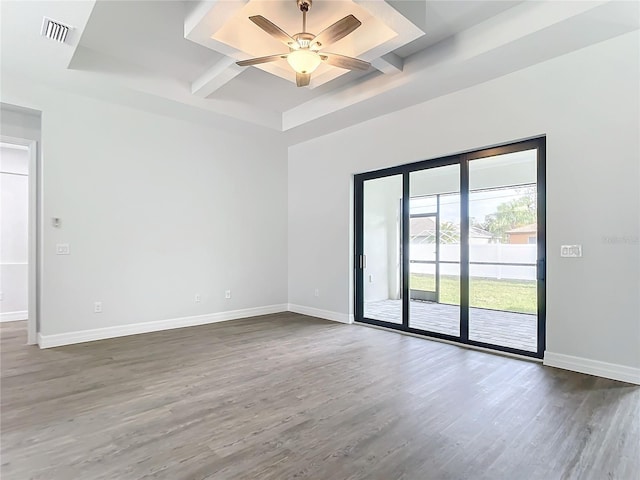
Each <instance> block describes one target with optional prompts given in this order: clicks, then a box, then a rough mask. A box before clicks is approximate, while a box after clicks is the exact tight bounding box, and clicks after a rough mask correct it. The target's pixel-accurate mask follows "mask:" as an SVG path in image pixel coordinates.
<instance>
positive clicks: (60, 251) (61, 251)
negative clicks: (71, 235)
mask: <svg viewBox="0 0 640 480" xmlns="http://www.w3.org/2000/svg"><path fill="white" fill-rule="evenodd" d="M56 255H69V244H68V243H58V244H56Z"/></svg>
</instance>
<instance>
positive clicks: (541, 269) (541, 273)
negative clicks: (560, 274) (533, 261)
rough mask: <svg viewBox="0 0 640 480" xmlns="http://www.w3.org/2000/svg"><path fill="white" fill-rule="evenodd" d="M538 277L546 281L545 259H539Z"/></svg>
mask: <svg viewBox="0 0 640 480" xmlns="http://www.w3.org/2000/svg"><path fill="white" fill-rule="evenodd" d="M537 273H538V279H540V280H541V281H543V282H544V277H545V275H544V260H538V272H537Z"/></svg>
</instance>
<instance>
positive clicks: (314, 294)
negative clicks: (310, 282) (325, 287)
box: [313, 288, 320, 297]
mask: <svg viewBox="0 0 640 480" xmlns="http://www.w3.org/2000/svg"><path fill="white" fill-rule="evenodd" d="M313 296H314V297H319V296H320V289H319V288H316V289H315V290H314V292H313Z"/></svg>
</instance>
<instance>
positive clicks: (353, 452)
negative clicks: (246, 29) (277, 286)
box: [0, 313, 640, 480]
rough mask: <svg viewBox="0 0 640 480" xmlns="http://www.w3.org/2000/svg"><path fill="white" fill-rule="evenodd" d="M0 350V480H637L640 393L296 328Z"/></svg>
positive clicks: (302, 321)
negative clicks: (49, 347) (43, 348)
mask: <svg viewBox="0 0 640 480" xmlns="http://www.w3.org/2000/svg"><path fill="white" fill-rule="evenodd" d="M0 336H1V343H0V346H1V349H2V351H1V356H0V360H1V362H2V363H1V366H0V372H1V376H0V381H1V384H0V388H1V392H0V407H1V409H2V411H1V426H0V434H1V437H0V453H1V466H0V477H1V478H2V480H18V479H19V480H26V479H42V480H45V479H46V480H58V479H60V480H75V479H82V480H90V479H110V480H111V479H118V480H127V479H171V480H181V479H185V480H186V479H189V480H192V479H243V480H245V479H264V480H270V479H274V480H275V479H278V480H282V479H314V480H324V479H327V480H343V479H344V480H346V479H349V480H352V479H353V480H355V479H380V480H393V479H416V480H423V479H480V480H485V479H486V480H489V479H492V480H493V479H505V480H507V479H508V480H512V479H527V480H529V479H531V480H535V479H545V480H550V479H580V480H582V479H587V480H589V479H594V480H601V479H621V480H635V479H637V478H639V475H638V474H639V472H640V412H639V408H640V388H638V387H635V386H632V385H628V384H625V383H621V382H616V381H612V380H605V379H601V378H597V377H592V376H588V375H582V374H577V373H572V372H567V371H564V370H559V369H553V368H548V367H543V366H541V365H540V364H538V363H533V362H527V361H523V360H517V359H512V358H507V357H502V356H498V355H492V354H487V353H484V352H478V351H473V350H467V349H464V348H461V347H457V346H453V345H448V344H444V343H438V342H433V341H429V340H423V339H419V338H414V337H410V336H404V335H401V334H398V333H394V332H387V331H382V330H377V329H372V328H367V327H364V326H356V325H343V324H338V323H333V322H327V321H322V320H318V319H314V318H311V317H305V316H302V315H297V314H293V313H283V314H276V315H267V316H264V317H256V318H251V319H245V320H238V321H232V322H225V323H218V324H213V325H205V326H199V327H191V328H184V329H179V330H170V331H165V332H157V333H150V334H145V335H136V336H131V337H124V338H118V339H112V340H103V341H99V342H92V343H85V344H80V345H71V346H67V347H59V348H55V349H49V350H39V349H38V348H37V347H33V346H26V345H24V343H25V341H26V324H25V323H24V322H11V323H3V324H1V325H0Z"/></svg>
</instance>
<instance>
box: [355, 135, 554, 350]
mask: <svg viewBox="0 0 640 480" xmlns="http://www.w3.org/2000/svg"><path fill="white" fill-rule="evenodd" d="M533 149H536V150H537V179H536V180H537V221H538V233H537V240H538V243H537V257H538V260H537V287H538V288H537V300H538V328H537V334H538V345H537V351H536V352H530V351H526V350H520V349H516V348H511V347H505V346H502V345H494V344H488V343H484V342H478V341H475V340H471V339H469V221H468V220H469V161H470V160H475V159H479V158H485V157H490V156H495V155H504V154H507V153H514V152H519V151H523V150H533ZM447 165H460V193H459V194H460V217H461V219H462V221H461V225H460V336H453V335H447V334H443V333H438V332H427V331H424V330H419V329H415V328H411V327H410V326H409V301H410V299H409V293H410V292H409V256H408V255H405V254H404V253H403V255H402V324H395V323H391V322H384V321H381V320H375V319H370V318H365V317H364V301H363V300H364V296H363V294H364V269H363V257H362V256H363V255H364V228H363V214H364V209H363V207H364V205H363V200H364V196H363V187H364V182H365V181H367V180H373V179H377V178H382V177H388V176H393V175H402V252H408V251H409V222H408V221H407V219H408V218H410V211H409V207H410V205H409V200H410V191H409V174H410V173H411V172H415V171H418V170H427V169H431V168H438V167H443V166H447ZM545 180H546V137H544V136H542V137H536V138H531V139H528V140H523V141H519V142H512V143H507V144H503V145H499V146H493V147H488V148H482V149H479V150H473V151H469V152H465V153H461V154H457V155H450V156H446V157H441V158H436V159H431V160H422V161H420V162H415V163H410V164H405V165H399V166H395V167H390V168H385V169H382V170H376V171H372V172H366V173H361V174H357V175H354V207H355V208H354V222H355V225H354V226H355V229H354V232H355V236H354V281H355V289H354V294H355V295H354V311H355V320H356V322H362V323H368V324H372V325H377V326H381V327H385V328H391V329H395V330H401V331H405V332H409V333H413V334H417V335H422V336H425V337H433V338H439V339H443V340H449V341H453V342H457V343H462V344H465V345H472V346H476V347H482V348H487V349H491V350H497V351H501V352H506V353H513V354H516V355H523V356H527V357H534V358H542V357H543V356H544V351H545V347H546V335H545V333H546V261H545V260H546V183H545Z"/></svg>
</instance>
